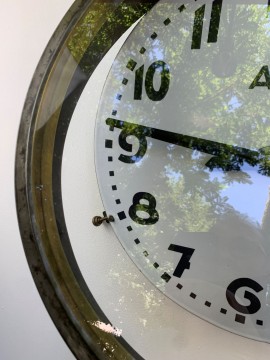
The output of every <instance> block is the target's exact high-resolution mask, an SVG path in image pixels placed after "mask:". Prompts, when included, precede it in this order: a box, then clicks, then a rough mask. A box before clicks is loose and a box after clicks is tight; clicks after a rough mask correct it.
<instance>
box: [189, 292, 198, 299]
mask: <svg viewBox="0 0 270 360" xmlns="http://www.w3.org/2000/svg"><path fill="white" fill-rule="evenodd" d="M189 296H190V297H191V298H192V299H196V297H197V295H196V294H194V293H190V294H189Z"/></svg>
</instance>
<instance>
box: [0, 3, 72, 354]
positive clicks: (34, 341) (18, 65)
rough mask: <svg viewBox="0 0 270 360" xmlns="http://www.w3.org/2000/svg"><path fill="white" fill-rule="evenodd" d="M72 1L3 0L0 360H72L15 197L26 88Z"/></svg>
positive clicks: (0, 23)
mask: <svg viewBox="0 0 270 360" xmlns="http://www.w3.org/2000/svg"><path fill="white" fill-rule="evenodd" d="M72 2H73V0H46V1H41V0H12V1H11V0H1V2H0V4H1V9H0V43H1V50H0V54H1V57H0V95H1V100H0V104H1V106H0V166H1V170H0V174H1V176H0V245H1V250H0V285H1V289H0V359H1V360H15V359H20V360H43V359H44V360H47V359H52V360H55V359H57V360H63V359H64V360H71V359H74V356H73V355H72V354H71V352H70V350H69V349H68V347H67V346H66V345H65V343H64V341H63V340H62V338H61V337H60V335H59V333H58V331H57V330H56V328H55V327H54V325H53V323H52V321H51V319H50V317H49V315H48V314H47V312H46V309H45V307H44V306H43V303H42V301H41V299H40V297H39V295H38V292H37V290H36V287H35V285H34V282H33V280H32V277H31V274H30V271H29V269H28V265H27V261H26V258H25V255H24V251H23V247H22V243H21V239H20V234H19V230H18V225H17V216H16V208H15V196H14V157H15V147H16V139H17V132H18V127H19V122H20V116H21V112H22V108H23V103H24V100H25V96H26V93H27V89H28V86H29V84H30V81H31V78H32V76H33V73H34V70H35V67H36V65H37V63H38V61H39V59H40V56H41V54H42V52H43V50H44V48H45V46H46V44H47V42H48V41H49V39H50V37H51V35H52V33H53V31H54V30H55V28H56V26H57V25H58V24H59V22H60V20H61V19H62V17H63V16H64V14H65V13H66V11H67V10H68V8H69V7H70V6H71V4H72Z"/></svg>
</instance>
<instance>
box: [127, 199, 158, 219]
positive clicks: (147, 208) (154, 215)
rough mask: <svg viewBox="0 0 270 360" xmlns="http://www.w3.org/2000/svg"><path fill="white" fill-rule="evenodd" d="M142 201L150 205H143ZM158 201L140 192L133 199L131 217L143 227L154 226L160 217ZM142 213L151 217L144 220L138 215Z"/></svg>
mask: <svg viewBox="0 0 270 360" xmlns="http://www.w3.org/2000/svg"><path fill="white" fill-rule="evenodd" d="M141 200H147V201H148V204H144V203H141ZM156 204H157V203H156V199H155V198H154V196H153V195H151V194H149V193H146V192H138V193H137V194H135V195H134V197H133V205H131V207H130V208H129V211H128V213H129V216H130V217H131V219H132V220H133V221H135V222H136V223H138V224H141V225H153V224H155V223H156V222H157V221H158V219H159V215H158V212H157V210H156ZM139 211H142V212H144V213H147V214H148V215H149V217H148V218H142V217H140V216H139V215H138V214H137V213H138V212H139Z"/></svg>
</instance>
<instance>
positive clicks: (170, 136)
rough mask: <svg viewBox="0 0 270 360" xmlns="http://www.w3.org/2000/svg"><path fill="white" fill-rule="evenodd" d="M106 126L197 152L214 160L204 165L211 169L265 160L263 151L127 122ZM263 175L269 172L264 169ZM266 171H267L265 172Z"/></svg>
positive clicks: (239, 168) (227, 167) (113, 120)
mask: <svg viewBox="0 0 270 360" xmlns="http://www.w3.org/2000/svg"><path fill="white" fill-rule="evenodd" d="M106 124H107V125H109V126H111V127H116V128H118V129H122V130H123V131H124V132H125V133H126V134H129V133H130V134H131V135H135V136H137V137H138V138H142V137H150V138H153V139H157V140H160V141H165V142H167V143H170V144H174V145H178V146H183V147H185V148H188V149H192V150H197V151H200V152H204V153H207V154H210V155H213V156H214V157H215V158H213V159H211V160H209V161H208V162H207V163H206V165H207V166H208V167H210V168H211V169H213V168H215V167H219V168H222V169H223V170H227V171H228V170H241V166H242V165H243V163H244V161H245V162H247V163H248V164H250V165H252V166H256V165H258V164H262V162H263V161H264V160H266V151H265V149H259V150H251V149H247V148H243V147H239V146H235V145H228V144H224V143H220V142H217V141H212V140H206V139H202V138H198V137H195V136H189V135H184V134H179V133H174V132H171V131H167V130H160V129H156V128H153V127H149V126H143V125H137V124H134V123H130V122H127V121H122V120H116V119H111V118H108V119H107V120H106ZM264 170H265V171H264V172H267V174H266V173H264V175H268V172H269V173H270V170H267V169H264ZM266 170H267V171H266Z"/></svg>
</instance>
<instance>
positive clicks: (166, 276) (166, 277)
mask: <svg viewBox="0 0 270 360" xmlns="http://www.w3.org/2000/svg"><path fill="white" fill-rule="evenodd" d="M161 279H163V280H165V281H166V282H169V281H170V280H171V276H170V275H169V274H167V273H166V272H165V273H164V274H162V275H161Z"/></svg>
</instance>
